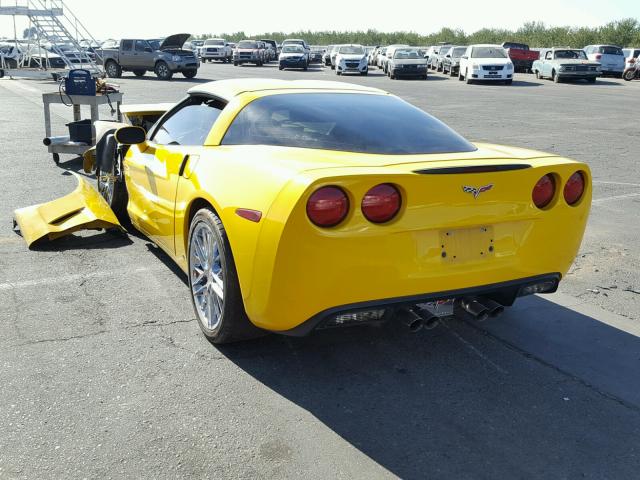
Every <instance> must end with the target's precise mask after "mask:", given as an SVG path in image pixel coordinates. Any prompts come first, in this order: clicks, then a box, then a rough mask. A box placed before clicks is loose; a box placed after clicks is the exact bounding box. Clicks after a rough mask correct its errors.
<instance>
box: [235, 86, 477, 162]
mask: <svg viewBox="0 0 640 480" xmlns="http://www.w3.org/2000/svg"><path fill="white" fill-rule="evenodd" d="M222 144H223V145H274V146H287V147H298V148H317V149H325V150H342V151H348V152H357V153H375V154H390V155H410V154H422V153H447V152H470V151H473V150H475V147H474V146H473V145H472V144H471V143H469V142H467V141H466V140H465V139H464V138H462V137H461V136H460V135H458V134H457V133H456V132H454V131H453V130H451V129H450V128H449V127H447V126H446V125H445V124H444V123H442V122H440V121H439V120H437V119H436V118H434V117H432V116H431V115H429V114H427V113H425V112H423V111H422V110H420V109H418V108H416V107H414V106H413V105H411V104H409V103H407V102H405V101H403V100H400V99H399V98H397V97H393V96H390V95H375V94H357V93H289V94H279V95H278V94H276V95H269V96H266V97H262V98H259V99H257V100H254V101H253V102H251V103H250V104H249V105H247V106H246V107H245V108H244V109H243V110H242V111H241V112H240V113H239V114H238V116H237V117H236V118H235V120H234V121H233V123H232V124H231V126H230V127H229V129H228V130H227V133H226V134H225V136H224V138H223V140H222Z"/></svg>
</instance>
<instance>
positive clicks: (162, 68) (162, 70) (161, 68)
mask: <svg viewBox="0 0 640 480" xmlns="http://www.w3.org/2000/svg"><path fill="white" fill-rule="evenodd" d="M158 74H159V75H160V77H162V78H164V77H166V76H167V75H168V74H169V68H168V67H167V66H166V65H165V64H164V63H161V64H160V65H158Z"/></svg>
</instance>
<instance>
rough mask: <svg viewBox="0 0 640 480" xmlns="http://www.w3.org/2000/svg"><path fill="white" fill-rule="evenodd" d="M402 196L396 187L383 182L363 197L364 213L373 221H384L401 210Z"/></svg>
mask: <svg viewBox="0 0 640 480" xmlns="http://www.w3.org/2000/svg"><path fill="white" fill-rule="evenodd" d="M401 205H402V196H401V195H400V192H399V191H398V189H397V188H396V187H394V186H393V185H391V184H389V183H381V184H380V185H376V186H375V187H373V188H372V189H370V190H369V191H368V192H367V193H366V194H365V196H364V198H363V199H362V213H363V214H364V216H365V217H366V218H367V220H369V221H370V222H373V223H384V222H388V221H389V220H391V219H392V218H393V217H395V216H396V215H397V214H398V212H399V211H400V206H401Z"/></svg>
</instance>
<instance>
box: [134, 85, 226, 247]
mask: <svg viewBox="0 0 640 480" xmlns="http://www.w3.org/2000/svg"><path fill="white" fill-rule="evenodd" d="M225 105H226V103H225V102H223V101H221V100H219V99H214V98H211V97H206V96H190V97H189V98H187V99H186V100H184V101H183V102H181V103H180V104H179V105H177V106H176V107H174V109H173V110H171V111H170V112H168V113H167V114H166V115H165V116H164V117H163V118H162V119H160V121H159V122H158V124H157V125H156V126H155V127H153V128H152V131H151V132H150V135H149V140H147V142H145V143H144V144H141V145H136V146H132V147H131V151H130V152H129V153H128V154H127V159H126V161H125V176H126V178H127V188H128V191H129V197H130V202H129V212H130V213H131V217H132V221H133V222H134V224H135V225H136V227H138V228H139V229H140V230H141V231H142V232H143V233H145V234H146V235H147V236H148V237H149V238H151V239H152V240H153V241H154V242H155V243H156V244H158V245H160V246H161V247H162V248H164V249H165V250H166V251H167V252H169V253H170V254H174V253H175V242H174V238H175V236H174V233H175V222H174V215H175V198H176V191H177V186H178V180H179V178H180V175H181V174H182V172H183V171H184V169H185V167H186V165H187V163H189V162H193V161H194V160H196V159H197V158H198V155H199V154H200V152H201V150H202V145H203V144H204V141H205V140H206V138H207V136H208V135H209V132H210V131H211V128H212V127H213V124H214V123H215V121H216V119H217V118H218V115H219V114H220V112H221V111H222V109H223V108H224V107H225Z"/></svg>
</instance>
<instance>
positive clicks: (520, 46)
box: [502, 42, 529, 50]
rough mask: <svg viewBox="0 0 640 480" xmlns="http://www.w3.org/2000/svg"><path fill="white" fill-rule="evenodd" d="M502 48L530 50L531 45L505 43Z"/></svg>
mask: <svg viewBox="0 0 640 480" xmlns="http://www.w3.org/2000/svg"><path fill="white" fill-rule="evenodd" d="M502 46H503V47H504V48H515V49H516V50H529V45H527V44H525V43H513V42H505V43H504V44H503V45H502Z"/></svg>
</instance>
